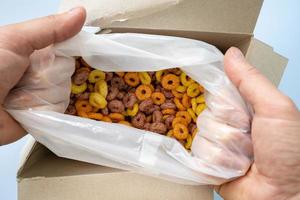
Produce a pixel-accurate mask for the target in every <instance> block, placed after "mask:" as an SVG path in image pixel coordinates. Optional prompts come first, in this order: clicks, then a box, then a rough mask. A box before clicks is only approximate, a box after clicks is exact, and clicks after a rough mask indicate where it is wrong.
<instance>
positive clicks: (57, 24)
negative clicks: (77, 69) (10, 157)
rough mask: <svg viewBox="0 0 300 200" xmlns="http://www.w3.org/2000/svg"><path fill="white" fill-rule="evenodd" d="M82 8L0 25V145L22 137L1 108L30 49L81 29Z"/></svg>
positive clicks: (15, 125) (22, 70)
mask: <svg viewBox="0 0 300 200" xmlns="http://www.w3.org/2000/svg"><path fill="white" fill-rule="evenodd" d="M85 17H86V13H85V10H84V9H83V8H75V9H72V10H70V11H69V12H66V13H63V14H58V15H52V16H48V17H44V18H40V19H36V20H31V21H28V22H24V23H19V24H13V25H8V26H3V27H0V60H1V63H0V91H1V92H0V146H1V145H4V144H8V143H11V142H14V141H16V140H18V139H19V138H21V137H23V136H24V135H25V134H26V132H25V130H24V129H23V128H22V127H21V126H20V125H19V124H18V122H16V121H15V120H14V119H13V118H12V117H11V116H10V115H9V114H8V113H7V112H6V111H5V109H4V108H3V103H4V101H5V98H6V96H7V94H8V93H9V91H10V90H11V89H12V88H13V87H14V86H15V85H16V84H17V83H18V82H19V81H20V79H21V78H22V76H23V74H24V72H25V71H26V69H27V68H28V66H29V65H30V59H29V57H30V55H31V54H32V53H33V52H34V50H39V49H42V48H45V47H47V46H49V45H51V44H54V43H57V42H62V41H64V40H66V39H68V38H71V37H73V36H74V35H76V34H77V33H78V32H79V31H80V30H81V28H82V26H83V23H84V21H85Z"/></svg>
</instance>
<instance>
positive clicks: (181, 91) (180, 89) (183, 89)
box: [175, 85, 186, 93]
mask: <svg viewBox="0 0 300 200" xmlns="http://www.w3.org/2000/svg"><path fill="white" fill-rule="evenodd" d="M175 90H176V91H177V92H180V93H184V92H185V91H186V87H185V86H183V85H179V86H178V87H177V88H176V89H175Z"/></svg>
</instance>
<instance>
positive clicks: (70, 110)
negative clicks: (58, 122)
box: [65, 105, 76, 115]
mask: <svg viewBox="0 0 300 200" xmlns="http://www.w3.org/2000/svg"><path fill="white" fill-rule="evenodd" d="M65 114H69V115H76V108H75V106H73V105H69V106H68V108H67V110H66V111H65Z"/></svg>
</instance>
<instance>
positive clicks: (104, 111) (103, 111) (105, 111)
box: [101, 107, 109, 115]
mask: <svg viewBox="0 0 300 200" xmlns="http://www.w3.org/2000/svg"><path fill="white" fill-rule="evenodd" d="M101 113H102V114H103V115H108V114H109V111H108V108H107V107H105V108H103V109H101Z"/></svg>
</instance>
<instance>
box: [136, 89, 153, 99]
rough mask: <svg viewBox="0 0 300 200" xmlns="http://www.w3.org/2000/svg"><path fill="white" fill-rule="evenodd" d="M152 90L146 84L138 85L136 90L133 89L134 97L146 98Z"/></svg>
mask: <svg viewBox="0 0 300 200" xmlns="http://www.w3.org/2000/svg"><path fill="white" fill-rule="evenodd" d="M151 94H152V91H151V88H150V87H149V86H148V85H140V86H139V87H138V88H137V89H136V90H135V95H136V97H137V98H138V99H139V100H140V101H143V100H146V99H148V98H150V97H151Z"/></svg>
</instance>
